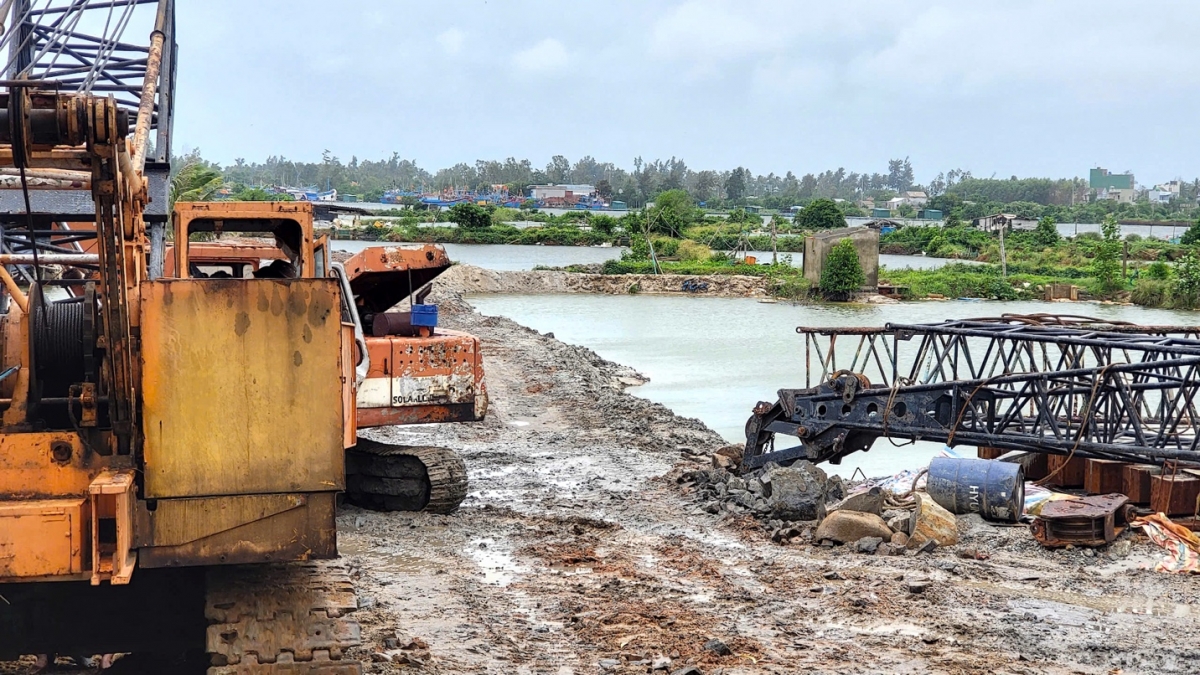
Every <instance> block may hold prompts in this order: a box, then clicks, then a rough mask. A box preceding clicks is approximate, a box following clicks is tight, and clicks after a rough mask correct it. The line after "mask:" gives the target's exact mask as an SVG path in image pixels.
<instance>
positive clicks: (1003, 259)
mask: <svg viewBox="0 0 1200 675" xmlns="http://www.w3.org/2000/svg"><path fill="white" fill-rule="evenodd" d="M1007 227H1008V223H1007V222H1001V223H1000V276H1001V277H1003V278H1005V279H1007V278H1008V256H1007V255H1005V253H1004V230H1005V229H1006V228H1007Z"/></svg>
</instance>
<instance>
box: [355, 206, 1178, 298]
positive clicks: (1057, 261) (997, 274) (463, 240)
mask: <svg viewBox="0 0 1200 675" xmlns="http://www.w3.org/2000/svg"><path fill="white" fill-rule="evenodd" d="M514 223H516V224H514ZM844 225H845V217H844V215H843V214H842V212H841V211H840V210H839V209H838V207H837V205H836V203H835V202H833V201H831V200H816V201H814V202H813V203H812V204H810V205H809V207H806V208H805V209H802V210H801V211H800V212H799V213H798V214H797V215H796V216H795V217H794V218H790V219H789V218H782V217H778V216H777V217H774V218H772V219H771V220H770V221H768V222H767V223H764V221H763V219H762V218H761V217H760V216H758V215H756V214H753V213H749V212H747V211H745V210H741V209H739V210H735V211H734V212H732V213H730V214H729V215H728V216H726V217H722V216H714V215H712V214H709V213H706V212H705V211H704V210H703V209H701V208H699V207H698V206H697V205H696V204H695V203H694V202H693V201H692V200H691V199H690V197H689V196H688V194H687V193H686V192H684V191H682V190H680V191H676V192H673V193H670V194H666V195H665V198H663V199H662V200H660V201H659V202H657V203H656V204H654V205H653V206H652V207H650V208H647V209H642V210H638V211H631V212H629V213H627V214H624V215H623V216H621V217H614V216H612V215H610V214H604V213H595V212H590V211H569V212H566V213H562V214H558V215H551V214H547V213H543V212H538V211H530V210H517V209H502V208H494V207H488V206H480V205H474V204H460V205H457V206H455V207H453V208H452V209H449V210H447V211H419V210H406V209H401V210H396V211H393V212H389V213H388V214H387V215H386V216H380V217H378V218H375V219H372V220H370V221H369V222H367V223H366V224H363V225H361V226H360V227H358V228H356V229H354V230H353V235H354V236H355V237H356V238H363V239H371V240H380V241H411V242H427V243H460V244H545V245H565V246H596V245H604V244H610V245H625V246H628V250H627V251H625V252H624V254H623V255H622V257H621V259H619V260H612V261H609V262H607V263H605V264H604V265H603V267H602V270H601V271H602V272H603V273H605V274H651V273H655V272H656V271H658V272H663V273H674V274H695V275H703V274H748V275H754V276H769V277H771V279H772V283H773V285H774V286H775V287H776V288H778V289H780V290H781V292H785V294H787V295H789V296H790V297H806V296H807V295H808V292H809V289H808V282H807V281H804V279H803V275H802V272H801V270H800V269H798V268H797V267H793V266H792V265H791V263H790V257H787V256H788V254H789V253H796V252H800V251H803V246H804V238H805V236H806V235H808V234H811V233H812V232H814V231H816V230H818V229H827V228H835V227H841V226H844ZM338 234H339V235H342V234H346V232H339V233H338ZM1182 241H1195V242H1200V225H1197V226H1196V227H1195V228H1194V229H1192V230H1189V231H1188V232H1187V233H1186V234H1185V236H1184V237H1183V238H1182ZM772 247H774V249H775V251H776V252H777V254H778V255H780V256H785V257H784V258H780V259H778V260H780V262H778V263H777V264H772V265H755V264H746V261H745V260H744V258H745V256H744V254H739V252H745V251H760V252H761V251H764V250H770V249H771V248H772ZM1194 247H1195V245H1194V244H1193V245H1189V244H1186V243H1182V242H1181V243H1171V242H1167V241H1164V240H1161V239H1150V238H1143V237H1140V236H1138V235H1135V234H1131V235H1127V236H1125V237H1124V238H1122V237H1121V235H1120V228H1119V227H1118V225H1117V222H1116V219H1115V217H1113V216H1111V215H1110V216H1107V217H1106V218H1104V219H1103V223H1102V227H1101V232H1100V233H1095V232H1086V233H1083V234H1080V235H1078V236H1075V237H1063V236H1061V235H1060V234H1059V231H1058V228H1057V227H1056V223H1055V221H1054V219H1053V218H1049V217H1044V218H1042V219H1041V220H1040V221H1039V223H1038V225H1037V227H1036V228H1035V229H1033V230H1031V231H1013V232H1008V233H1007V234H1006V235H1005V238H1004V241H1003V246H1002V243H1001V241H1000V237H999V236H998V234H997V233H989V232H984V231H980V230H978V229H975V228H974V227H970V226H967V225H965V224H963V223H962V222H961V221H959V222H955V221H954V220H953V219H951V220H950V222H949V223H948V224H947V225H946V226H945V227H937V226H928V227H920V226H910V227H902V228H898V229H896V230H894V231H892V232H888V233H887V234H884V235H882V236H881V238H880V251H881V252H882V253H885V254H897V255H924V256H928V257H938V258H950V259H958V260H962V261H964V263H962V264H948V265H946V266H944V267H941V268H938V269H920V270H909V269H897V270H891V269H887V268H883V269H882V270H881V272H880V281H881V283H884V284H890V285H892V286H896V287H899V288H898V292H899V295H900V296H901V297H905V298H923V297H928V296H930V295H933V296H935V297H936V296H943V297H949V298H958V297H971V298H987V299H1001V300H1014V299H1036V298H1041V297H1043V296H1044V294H1045V288H1046V287H1047V285H1049V284H1071V285H1075V286H1078V287H1079V288H1080V290H1081V292H1082V295H1083V297H1087V298H1095V299H1105V300H1117V301H1126V300H1128V301H1132V302H1136V303H1138V304H1145V305H1148V306H1154V307H1180V308H1184V307H1192V306H1195V304H1196V301H1195V298H1196V297H1197V290H1200V273H1198V274H1196V275H1195V276H1196V283H1195V284H1193V283H1192V281H1191V280H1192V276H1191V274H1190V272H1186V270H1190V269H1192V268H1190V267H1189V268H1186V270H1185V268H1184V266H1183V265H1182V261H1183V260H1184V259H1185V258H1186V257H1187V256H1188V255H1189V252H1190V251H1192V249H1193V248H1194ZM714 251H717V253H714ZM759 255H762V254H761V253H759ZM968 261H969V262H970V263H971V264H965V263H966V262H968ZM825 285H826V284H825V283H823V284H822V287H824V286H825ZM826 295H827V296H828V297H842V296H844V295H845V292H844V291H840V290H833V291H830V292H829V293H827V294H826Z"/></svg>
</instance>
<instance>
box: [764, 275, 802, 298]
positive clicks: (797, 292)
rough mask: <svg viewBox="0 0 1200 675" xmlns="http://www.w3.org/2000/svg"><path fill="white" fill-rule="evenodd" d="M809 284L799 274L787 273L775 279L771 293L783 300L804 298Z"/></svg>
mask: <svg viewBox="0 0 1200 675" xmlns="http://www.w3.org/2000/svg"><path fill="white" fill-rule="evenodd" d="M810 287H811V284H810V283H809V282H808V279H805V278H804V277H803V276H801V275H799V274H789V275H787V276H783V277H780V278H778V279H776V280H775V283H774V286H773V287H772V288H771V294H772V295H774V296H775V297H777V298H783V299H785V300H792V301H799V300H806V299H807V298H808V293H809V290H811V289H810Z"/></svg>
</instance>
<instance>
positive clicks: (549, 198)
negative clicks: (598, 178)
mask: <svg viewBox="0 0 1200 675" xmlns="http://www.w3.org/2000/svg"><path fill="white" fill-rule="evenodd" d="M529 190H530V194H529V196H530V197H532V198H533V199H535V200H537V201H541V202H547V203H551V202H559V203H563V204H574V203H575V202H578V201H579V200H580V199H583V198H585V197H591V196H592V195H594V194H596V187H595V186H594V185H531V186H529Z"/></svg>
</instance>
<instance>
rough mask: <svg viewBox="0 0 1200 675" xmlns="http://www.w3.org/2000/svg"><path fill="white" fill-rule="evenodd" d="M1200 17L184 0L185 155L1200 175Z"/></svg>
mask: <svg viewBox="0 0 1200 675" xmlns="http://www.w3.org/2000/svg"><path fill="white" fill-rule="evenodd" d="M1198 36H1200V7H1197V5H1195V4H1193V3H1190V2H1183V1H1180V2H1149V1H1142V2H1136V3H1131V2H1128V0H1117V1H1111V2H1110V1H1108V0H1080V1H1078V2H1067V1H1059V2H1045V1H1043V0H1002V1H997V2H975V1H971V2H965V1H962V0H958V1H954V2H921V1H915V0H914V1H911V2H902V1H896V0H826V1H823V2H767V1H763V0H737V1H733V0H684V1H669V0H662V1H650V0H628V1H612V2H586V1H582V0H571V1H570V2H564V1H561V0H560V1H558V2H548V1H547V2H536V1H530V0H489V1H484V0H436V1H432V0H430V1H426V2H409V1H402V0H395V1H390V0H373V1H372V0H339V1H337V2H331V1H328V0H286V1H284V0H239V1H236V2H235V1H233V0H203V1H201V0H178V37H177V39H178V42H179V44H180V62H179V83H178V101H177V104H176V105H177V108H176V109H177V115H178V121H177V126H176V140H175V143H176V150H177V151H178V150H181V149H182V148H184V147H193V148H194V147H199V148H200V149H201V150H202V152H203V154H204V155H205V156H206V157H208V158H210V159H213V160H216V161H219V162H222V163H230V162H231V161H232V160H233V159H234V158H235V157H244V158H246V159H247V160H262V159H264V158H265V157H267V156H268V155H272V154H275V155H285V156H287V157H288V158H291V159H297V160H318V159H319V158H320V155H321V152H322V151H323V150H326V149H328V150H330V151H331V152H333V153H334V154H335V155H337V156H338V157H340V158H342V159H343V160H349V159H350V157H351V156H352V155H357V156H358V157H359V158H380V157H385V156H389V155H390V154H391V153H392V152H393V151H395V152H398V153H400V155H401V156H403V157H404V158H407V159H414V160H416V161H417V162H418V163H419V164H421V165H422V166H424V167H426V168H430V169H436V168H440V167H443V166H448V165H451V164H454V163H456V162H473V161H474V160H476V159H503V158H505V157H508V156H515V157H517V158H529V159H531V160H533V162H534V164H535V165H539V166H540V165H544V164H545V163H546V161H547V160H549V158H550V157H551V156H552V155H555V154H563V155H566V156H567V157H568V158H570V159H572V160H575V159H577V158H579V157H580V156H582V155H589V154H590V155H592V156H594V157H595V158H597V159H598V160H601V161H612V162H615V163H617V164H618V165H620V166H623V167H626V168H629V167H631V166H632V161H633V158H634V157H636V156H639V155H640V156H641V157H643V158H645V159H648V160H649V159H654V158H663V159H665V158H668V157H670V156H672V155H674V156H676V157H681V158H683V159H685V160H686V161H687V163H688V165H689V166H690V167H692V168H694V169H705V168H714V169H727V168H732V167H734V166H737V165H739V164H740V165H744V166H746V167H747V168H749V169H750V170H751V171H753V172H755V173H756V174H766V173H768V172H775V173H780V174H782V173H784V172H786V171H789V170H791V171H794V172H796V173H797V174H803V173H807V172H817V171H821V170H824V169H832V168H837V167H839V166H842V167H845V168H846V169H847V170H852V171H868V172H871V171H879V172H884V171H886V168H887V160H888V159H889V158H893V157H904V156H908V157H910V158H911V160H912V162H913V165H914V167H915V169H916V177H917V179H918V181H921V182H925V181H928V180H929V179H930V178H932V177H933V175H935V174H936V173H937V172H939V171H946V170H949V169H953V168H962V169H968V170H970V171H972V172H973V173H974V174H975V175H976V176H977V177H987V176H990V175H993V174H995V175H996V176H998V177H1008V176H1010V175H1012V174H1016V175H1019V176H1049V177H1065V176H1086V175H1087V170H1088V168H1089V167H1091V166H1096V165H1100V166H1104V167H1106V168H1109V169H1111V170H1113V171H1124V170H1131V171H1133V172H1134V173H1135V174H1136V176H1137V179H1138V181H1139V182H1140V183H1143V184H1145V183H1151V184H1152V183H1154V182H1161V181H1163V180H1168V179H1170V178H1175V177H1184V178H1192V177H1194V176H1196V175H1200V166H1198V159H1200V152H1198V150H1200V147H1198V146H1200V134H1197V133H1196V130H1195V128H1194V126H1193V124H1194V123H1195V122H1196V119H1197V113H1198V112H1200V105H1198V104H1200V87H1197V84H1198V80H1200V68H1198V64H1200V39H1198Z"/></svg>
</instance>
